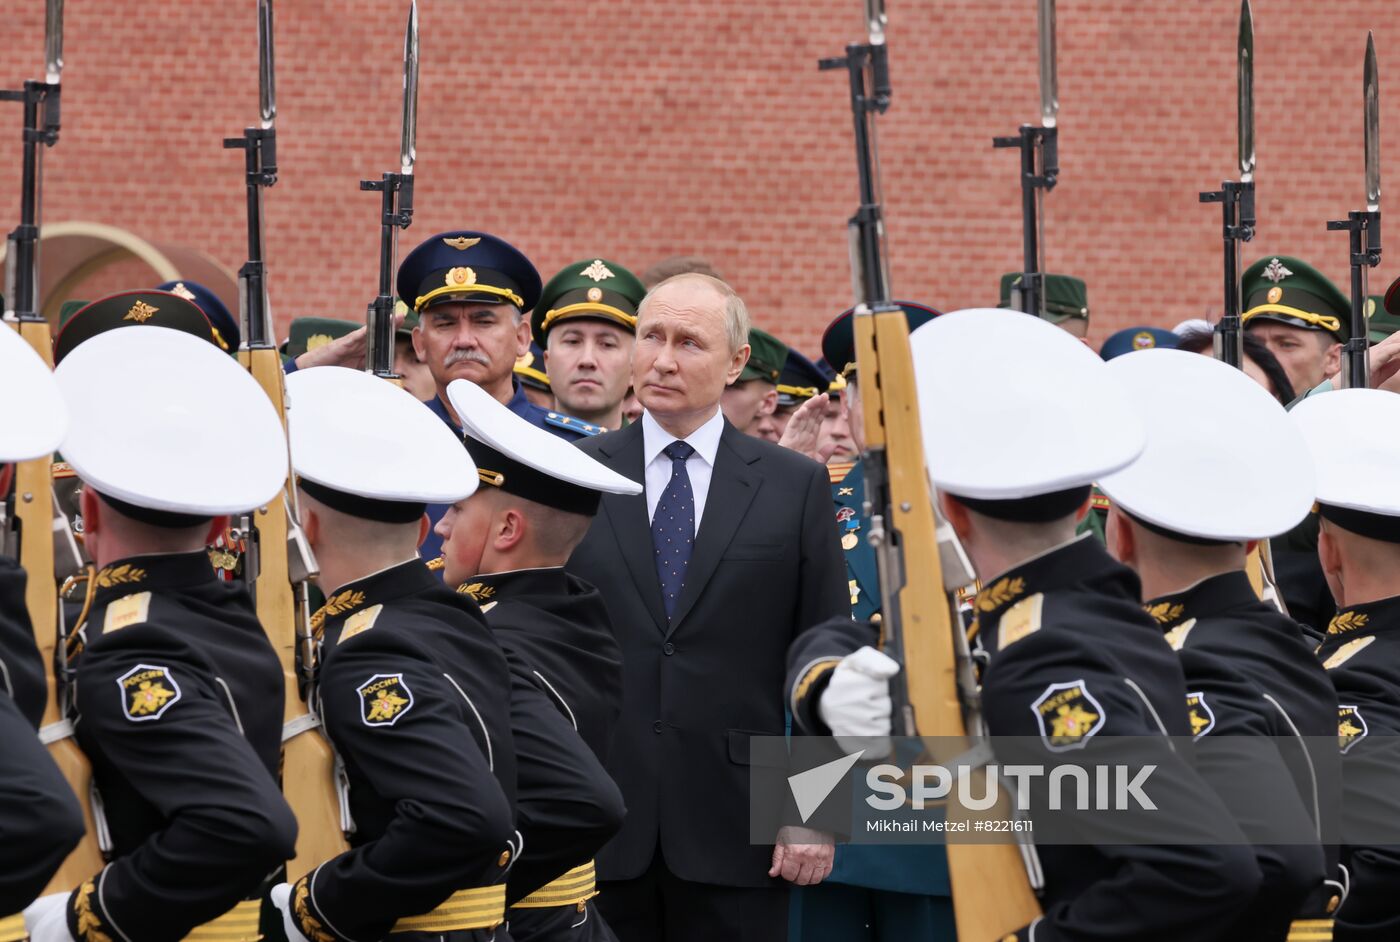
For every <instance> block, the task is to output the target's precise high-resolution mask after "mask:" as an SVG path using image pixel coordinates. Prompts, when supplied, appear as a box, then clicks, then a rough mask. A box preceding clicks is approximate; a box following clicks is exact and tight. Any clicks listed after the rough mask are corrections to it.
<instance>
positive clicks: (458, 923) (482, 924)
mask: <svg viewBox="0 0 1400 942" xmlns="http://www.w3.org/2000/svg"><path fill="white" fill-rule="evenodd" d="M505 921H506V887H505V884H504V883H502V884H499V885H497V886H482V887H476V888H474V889H470V890H458V891H457V892H456V893H453V894H452V895H451V896H449V897H448V898H447V900H446V901H445V902H444V903H443V904H442V905H441V906H439V907H438V908H437V909H434V910H433V911H432V912H430V913H424V914H423V915H421V916H405V917H404V918H403V919H400V920H399V921H398V922H396V923H394V928H393V929H391V930H390V932H391V933H393V932H434V933H438V932H457V931H459V930H465V929H494V928H495V927H496V926H499V925H500V924H501V923H503V922H505Z"/></svg>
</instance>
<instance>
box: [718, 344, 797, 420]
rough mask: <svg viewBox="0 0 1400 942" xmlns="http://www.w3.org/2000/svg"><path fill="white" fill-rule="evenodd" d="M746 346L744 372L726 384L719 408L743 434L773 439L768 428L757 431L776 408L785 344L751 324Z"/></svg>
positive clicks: (784, 357)
mask: <svg viewBox="0 0 1400 942" xmlns="http://www.w3.org/2000/svg"><path fill="white" fill-rule="evenodd" d="M749 348H750V353H749V359H748V362H747V363H745V364H744V370H743V372H742V373H740V374H739V378H738V379H736V380H735V381H734V382H732V383H730V384H729V385H728V386H727V387H725V390H724V395H723V397H722V398H721V399H720V404H719V406H720V410H721V411H722V412H724V417H725V418H726V419H728V420H729V424H730V425H732V426H734V427H735V428H736V429H738V430H739V431H740V432H743V433H744V434H745V435H753V436H755V437H756V438H766V439H767V440H769V441H773V442H776V441H777V440H778V439H777V438H776V437H772V432H771V429H770V430H769V431H768V433H767V434H766V435H764V434H760V431H761V430H760V428H759V424H760V423H761V422H762V420H763V419H764V418H765V417H767V416H770V415H772V414H773V410H774V409H776V408H778V377H779V376H781V375H782V373H783V364H784V363H786V362H787V350H788V348H787V344H785V343H783V342H782V341H781V340H779V339H778V338H777V337H774V336H773V335H772V334H770V333H768V331H766V330H760V329H759V328H757V327H750V328H749Z"/></svg>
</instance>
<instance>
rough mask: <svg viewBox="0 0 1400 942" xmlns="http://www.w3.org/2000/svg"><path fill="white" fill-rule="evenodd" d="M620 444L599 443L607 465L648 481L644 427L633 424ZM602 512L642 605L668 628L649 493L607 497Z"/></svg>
mask: <svg viewBox="0 0 1400 942" xmlns="http://www.w3.org/2000/svg"><path fill="white" fill-rule="evenodd" d="M614 437H615V438H616V442H612V441H607V442H599V449H598V450H599V451H600V452H601V453H602V456H603V463H604V464H606V465H607V466H608V467H609V468H612V469H613V470H614V471H616V472H617V473H618V474H621V475H623V476H625V477H629V478H631V479H632V480H634V481H642V482H644V483H645V481H646V468H645V467H644V465H643V461H642V459H643V457H644V456H643V453H642V451H643V449H642V423H641V422H633V423H632V424H631V425H629V426H627V428H625V429H622V430H621V431H618V432H614V433H612V435H610V436H609V438H614ZM601 508H602V512H603V513H604V514H606V515H607V517H608V521H609V523H611V524H612V529H613V534H614V535H615V536H616V538H617V543H618V547H619V548H620V549H621V551H622V559H623V561H624V562H626V564H627V569H628V571H629V572H630V573H631V574H632V581H633V582H634V583H636V585H637V591H638V592H639V593H640V594H641V597H642V603H643V604H644V605H646V608H647V611H648V612H650V613H651V617H652V620H653V621H655V622H656V629H657V630H658V631H664V630H665V628H666V608H665V606H664V605H663V604H662V601H661V584H660V582H658V581H657V578H656V560H655V558H654V556H653V552H652V546H651V523H650V522H649V521H648V520H647V497H646V491H645V490H643V492H642V493H640V494H636V495H632V496H627V495H622V494H604V495H603V500H602V503H601Z"/></svg>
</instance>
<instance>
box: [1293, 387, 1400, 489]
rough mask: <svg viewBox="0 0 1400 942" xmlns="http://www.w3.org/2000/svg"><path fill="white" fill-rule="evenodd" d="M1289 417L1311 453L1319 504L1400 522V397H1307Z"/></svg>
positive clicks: (1361, 392) (1356, 392) (1340, 393)
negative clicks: (1315, 470)
mask: <svg viewBox="0 0 1400 942" xmlns="http://www.w3.org/2000/svg"><path fill="white" fill-rule="evenodd" d="M1289 416H1290V417H1291V418H1292V419H1293V421H1294V422H1296V423H1297V424H1298V428H1299V429H1300V430H1301V431H1302V433H1303V438H1304V440H1306V441H1307V443H1308V448H1309V449H1310V450H1311V451H1312V456H1313V463H1314V464H1315V465H1316V467H1317V499H1318V500H1319V501H1320V502H1322V503H1324V504H1332V505H1334V506H1337V507H1346V508H1348V509H1350V510H1364V511H1367V512H1369V513H1374V514H1384V515H1386V516H1390V517H1400V395H1396V394H1395V393H1393V392H1388V391H1386V390H1382V389H1339V390H1336V391H1335V392H1328V393H1321V394H1319V395H1314V396H1309V397H1308V398H1306V399H1304V400H1303V401H1302V402H1300V403H1298V404H1297V405H1296V406H1294V407H1293V411H1291V412H1290V413H1289Z"/></svg>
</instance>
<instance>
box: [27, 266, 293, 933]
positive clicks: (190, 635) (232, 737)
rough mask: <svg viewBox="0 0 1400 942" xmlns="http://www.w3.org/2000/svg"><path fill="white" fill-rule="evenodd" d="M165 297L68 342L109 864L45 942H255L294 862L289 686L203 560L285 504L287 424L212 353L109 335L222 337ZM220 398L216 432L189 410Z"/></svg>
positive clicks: (76, 651)
mask: <svg viewBox="0 0 1400 942" xmlns="http://www.w3.org/2000/svg"><path fill="white" fill-rule="evenodd" d="M153 295H158V293H152V292H138V293H134V294H126V295H116V296H114V297H112V298H108V299H105V300H102V301H95V302H93V304H92V305H90V306H89V308H88V309H85V310H84V311H80V312H79V313H78V314H77V315H75V316H74V318H73V320H72V321H70V322H69V324H68V325H67V327H66V328H65V329H64V331H63V333H62V335H61V337H60V339H61V340H63V341H64V350H65V355H64V357H63V360H62V362H61V363H60V364H59V366H58V368H57V370H56V371H55V377H56V379H57V381H58V384H59V387H60V389H61V390H62V392H63V394H64V397H65V399H66V401H67V404H68V409H69V414H70V417H71V422H72V425H71V428H70V430H69V433H68V436H67V437H66V438H65V439H64V442H63V446H62V447H63V454H64V457H65V458H66V459H67V460H68V462H69V463H70V464H71V465H72V467H73V468H74V470H75V471H76V472H77V474H78V477H79V478H80V479H81V481H82V482H83V493H82V509H83V521H84V534H85V538H86V545H87V549H88V552H89V553H90V554H91V556H92V559H93V562H94V564H95V565H96V567H97V571H96V574H95V575H94V576H92V578H91V579H90V580H89V581H88V600H87V603H86V605H85V609H86V615H85V616H84V617H83V618H82V619H81V620H80V622H79V625H78V627H77V631H76V636H75V637H73V638H71V639H70V644H69V655H70V658H71V660H70V665H69V669H70V671H72V672H73V684H72V687H71V688H70V691H69V696H70V697H71V705H72V708H71V717H72V718H80V720H81V722H78V723H76V739H77V743H78V745H79V746H80V747H81V748H82V750H83V752H84V753H85V754H86V755H87V757H88V760H89V761H90V762H91V764H92V774H93V783H94V786H95V790H96V792H97V794H99V795H100V796H101V802H100V804H96V803H95V804H94V808H93V810H94V816H95V817H96V818H97V819H98V827H99V833H102V834H104V835H105V844H104V846H105V847H107V848H109V856H110V860H111V862H110V863H109V864H108V865H107V866H106V867H104V868H103V869H102V870H101V871H99V872H97V873H94V874H92V875H90V876H89V877H88V878H87V879H84V880H83V881H82V882H81V883H80V884H78V885H77V886H75V887H72V888H71V891H69V892H64V893H58V894H53V895H50V896H46V897H44V898H43V899H41V900H39V901H37V902H36V903H34V904H33V905H32V906H31V907H30V908H29V910H28V911H27V912H26V914H25V918H26V923H27V924H28V925H29V931H30V934H31V936H32V937H33V939H34V940H35V942H70V940H74V939H77V940H81V942H104V940H108V939H118V938H127V939H142V940H147V939H149V940H152V942H163V940H177V939H184V938H186V937H187V936H189V935H190V934H191V933H192V932H194V931H195V930H196V929H200V927H202V929H200V931H203V932H205V933H209V934H218V935H221V936H222V935H225V934H229V935H234V934H255V933H256V932H257V930H258V922H259V909H260V907H259V903H258V898H259V895H260V893H261V892H262V891H263V883H264V881H265V880H267V878H268V877H269V876H270V875H271V874H273V873H274V872H275V871H276V870H277V869H278V868H280V867H281V865H282V862H283V861H284V860H286V859H287V858H288V857H289V856H290V855H291V854H292V852H293V848H294V846H295V839H296V821H295V819H294V818H293V817H292V812H291V809H290V808H288V807H287V803H286V801H285V800H284V799H283V798H282V794H281V790H280V789H279V787H278V784H277V775H278V765H279V760H280V754H281V741H282V703H283V694H284V691H283V677H282V670H281V667H280V665H279V663H278V660H277V655H276V653H275V652H274V651H273V649H272V645H271V644H270V643H269V642H268V640H267V637H266V636H265V635H264V633H263V630H262V627H261V625H260V624H259V623H258V620H257V616H256V614H255V612H254V609H253V604H252V600H251V599H250V597H249V595H248V593H247V590H246V589H245V588H244V587H243V586H242V585H240V584H236V583H227V582H221V581H219V580H218V579H217V578H215V575H214V571H213V569H212V567H211V566H210V564H209V558H208V556H207V555H206V553H205V545H206V544H207V543H208V541H209V539H210V538H211V536H212V534H214V533H215V532H218V531H219V530H221V529H222V528H223V526H224V524H225V522H226V517H227V515H229V514H233V513H243V512H247V511H248V510H250V509H252V508H255V507H258V506H261V505H264V504H266V503H268V501H270V500H271V499H273V498H274V497H275V496H276V495H277V494H278V492H279V491H280V490H281V487H282V482H283V480H284V478H285V476H286V468H287V452H286V444H285V438H284V437H283V434H282V427H281V421H280V418H279V416H278V415H277V414H276V412H275V411H274V410H273V409H272V406H271V404H270V403H269V402H268V400H267V397H266V396H264V395H263V392H262V390H261V388H260V387H259V386H258V384H257V383H256V382H255V381H254V380H253V378H252V377H251V376H250V375H249V374H248V373H247V372H246V371H245V370H244V369H242V368H241V367H240V366H239V365H238V364H237V363H236V362H235V361H234V360H233V359H231V358H230V357H228V356H227V355H226V354H224V353H223V352H222V351H220V350H219V349H218V347H217V346H215V345H214V344H212V343H210V342H209V341H208V338H207V337H198V336H192V335H191V333H189V332H184V331H178V330H173V329H169V328H165V327H153V326H149V325H147V326H143V327H142V328H141V329H139V330H137V329H108V330H105V331H103V330H102V328H103V325H105V326H106V327H109V328H111V327H118V326H121V325H123V324H126V323H128V321H127V318H128V317H129V316H130V317H135V318H139V317H140V316H141V315H143V314H145V313H146V308H147V307H149V306H151V305H152V304H159V305H160V306H161V307H162V308H164V307H167V306H168V307H170V308H176V307H178V306H181V305H187V306H188V308H189V310H190V312H191V317H192V319H193V320H196V321H198V322H201V323H204V324H205V330H207V329H208V327H207V322H206V321H205V320H204V315H203V314H202V313H200V312H199V310H198V308H196V307H195V306H194V305H193V304H192V303H190V302H188V301H185V300H184V299H182V298H178V297H176V296H175V295H163V296H158V297H157V296H153ZM165 313H166V314H173V313H174V312H173V311H166V312H165ZM99 331H101V332H99ZM80 333H81V334H86V335H87V336H86V338H85V339H84V340H83V341H82V343H81V344H75V343H74V338H75V337H77V336H79V335H80ZM211 388H214V389H218V390H219V395H220V397H221V399H220V401H221V403H222V404H223V406H224V407H225V411H224V413H223V414H221V416H220V419H219V421H218V422H210V421H208V418H207V416H206V415H205V414H204V413H203V412H201V411H199V410H192V409H190V408H189V404H190V403H192V402H199V401H202V400H203V399H205V398H207V394H208V390H209V389H211ZM229 441H237V442H238V443H239V460H238V461H237V462H230V461H228V460H227V458H228V442H229Z"/></svg>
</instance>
